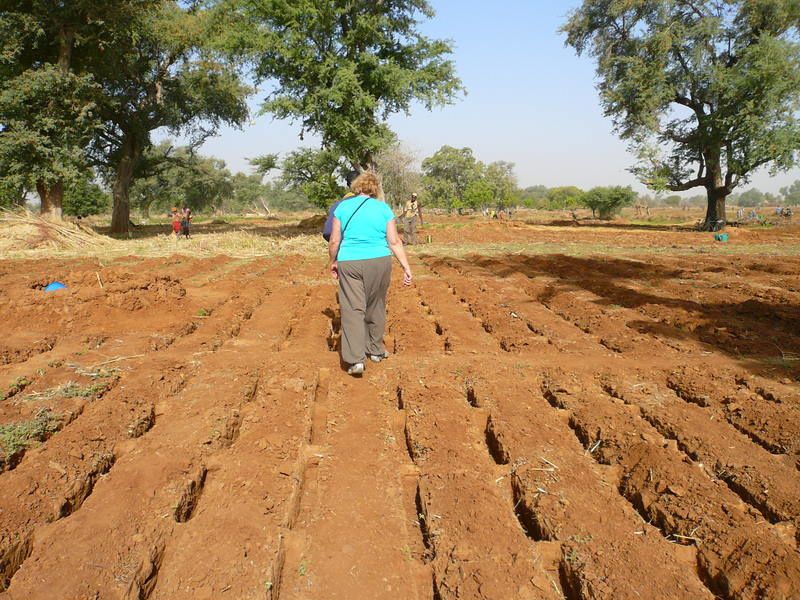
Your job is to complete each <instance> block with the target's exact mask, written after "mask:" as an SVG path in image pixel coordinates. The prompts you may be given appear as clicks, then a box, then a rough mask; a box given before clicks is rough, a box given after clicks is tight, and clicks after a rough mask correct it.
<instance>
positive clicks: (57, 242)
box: [0, 210, 114, 251]
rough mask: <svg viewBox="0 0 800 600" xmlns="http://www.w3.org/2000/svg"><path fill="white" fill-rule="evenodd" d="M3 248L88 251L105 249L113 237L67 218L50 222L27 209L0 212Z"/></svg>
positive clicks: (111, 242)
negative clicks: (23, 210)
mask: <svg viewBox="0 0 800 600" xmlns="http://www.w3.org/2000/svg"><path fill="white" fill-rule="evenodd" d="M0 228H1V229H2V239H3V242H4V243H3V248H0V249H4V250H31V249H38V248H49V249H52V250H56V251H58V250H87V249H97V248H105V247H108V246H110V245H112V244H113V243H114V241H113V240H111V239H109V238H107V237H104V236H101V235H99V234H97V233H95V232H94V231H93V230H91V229H89V228H88V227H83V226H81V225H78V224H76V223H69V222H67V221H49V220H47V219H43V218H42V217H39V216H37V215H34V214H32V213H30V212H28V211H25V212H12V211H9V210H2V211H0Z"/></svg>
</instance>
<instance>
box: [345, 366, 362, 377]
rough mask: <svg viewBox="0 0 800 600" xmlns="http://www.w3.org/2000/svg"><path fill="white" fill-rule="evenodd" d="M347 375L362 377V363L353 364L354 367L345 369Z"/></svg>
mask: <svg viewBox="0 0 800 600" xmlns="http://www.w3.org/2000/svg"><path fill="white" fill-rule="evenodd" d="M347 374H348V375H363V374H364V363H355V364H354V365H350V368H349V369H347Z"/></svg>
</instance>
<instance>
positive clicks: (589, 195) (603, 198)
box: [580, 185, 636, 219]
mask: <svg viewBox="0 0 800 600" xmlns="http://www.w3.org/2000/svg"><path fill="white" fill-rule="evenodd" d="M635 199H636V192H634V191H633V190H632V189H631V188H630V187H622V186H619V185H617V186H610V187H594V188H592V189H590V190H589V191H588V192H586V193H585V194H582V195H581V200H580V201H581V204H582V205H583V206H585V207H586V208H590V209H591V210H592V217H595V216H597V217H599V218H601V219H611V218H612V217H613V216H614V215H616V214H618V213H619V211H620V210H622V207H623V206H627V205H628V204H631V203H632V202H633V201H634V200H635Z"/></svg>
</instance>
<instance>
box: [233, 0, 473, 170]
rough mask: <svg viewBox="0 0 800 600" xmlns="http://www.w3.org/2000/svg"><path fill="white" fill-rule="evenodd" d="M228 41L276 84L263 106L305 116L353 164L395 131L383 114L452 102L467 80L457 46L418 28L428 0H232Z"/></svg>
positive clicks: (427, 13)
mask: <svg viewBox="0 0 800 600" xmlns="http://www.w3.org/2000/svg"><path fill="white" fill-rule="evenodd" d="M221 13H222V14H223V15H224V17H223V22H224V23H225V24H226V25H227V26H226V27H225V29H226V30H227V31H226V34H225V39H226V41H225V47H226V48H227V49H229V50H231V51H234V52H237V53H238V54H239V55H241V56H246V57H248V58H249V59H250V62H251V64H252V65H253V71H254V74H255V77H256V79H257V80H258V81H259V82H265V81H268V82H270V83H271V84H274V87H273V88H272V92H271V93H270V94H269V95H268V96H267V98H266V99H265V101H264V103H263V105H262V111H263V112H267V113H271V114H273V115H275V116H276V117H277V118H279V119H290V120H293V121H299V123H300V128H301V129H300V136H301V139H302V137H303V134H304V133H305V132H312V133H315V134H318V135H319V136H320V137H321V138H322V148H323V149H324V150H326V151H331V152H335V153H337V154H339V155H340V156H342V157H344V158H345V159H346V160H347V161H348V162H349V163H350V166H351V168H355V169H356V170H364V169H368V168H373V167H374V160H375V156H376V154H377V153H378V152H379V151H380V150H382V149H384V148H386V147H387V146H389V145H390V144H391V143H392V141H393V139H394V136H393V134H392V133H391V131H390V129H389V126H388V125H387V123H386V119H387V118H388V117H389V116H390V115H392V114H394V113H397V112H406V113H408V112H409V111H410V109H411V106H412V103H414V102H417V103H420V104H421V105H422V106H424V107H425V108H427V109H431V108H433V107H435V106H441V105H445V104H448V103H450V102H452V101H453V100H454V99H455V97H456V96H457V95H458V93H459V92H460V91H461V89H462V88H461V82H460V80H459V79H458V77H457V76H456V74H455V67H454V65H453V62H452V61H451V60H450V59H449V55H450V54H451V51H452V49H451V46H450V44H449V43H448V42H446V41H443V40H435V39H430V38H428V37H426V36H425V35H423V34H422V33H421V32H420V31H419V23H420V20H421V19H428V18H431V17H432V16H433V14H434V13H433V9H432V8H431V6H430V4H429V3H428V2H427V1H426V0H382V1H381V2H375V1H374V0H350V1H348V2H341V1H340V0H298V1H296V2H286V1H285V0H227V1H226V2H223V4H222V10H221Z"/></svg>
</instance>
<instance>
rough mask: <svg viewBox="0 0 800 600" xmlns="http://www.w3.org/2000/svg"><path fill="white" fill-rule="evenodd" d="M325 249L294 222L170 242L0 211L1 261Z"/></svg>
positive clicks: (234, 254)
mask: <svg viewBox="0 0 800 600" xmlns="http://www.w3.org/2000/svg"><path fill="white" fill-rule="evenodd" d="M326 247H327V245H326V243H325V242H324V240H323V239H322V237H321V236H320V235H319V233H317V232H316V231H308V230H307V229H306V230H304V229H301V228H297V227H296V221H295V222H286V223H283V222H281V223H275V224H274V225H273V226H266V227H265V226H264V225H263V224H261V226H260V227H255V226H248V225H247V224H242V225H241V226H239V227H237V228H235V229H229V230H226V231H212V232H202V233H196V234H194V235H192V237H191V238H189V239H175V237H174V236H173V235H170V234H168V233H167V232H166V228H165V233H163V234H158V235H153V236H150V237H141V238H133V239H114V238H110V237H107V236H104V235H101V234H98V233H96V232H95V231H94V230H92V229H89V228H86V227H83V226H80V225H77V224H74V223H69V222H58V223H57V222H51V221H48V220H46V219H42V218H41V217H38V216H36V215H32V214H30V213H16V212H10V211H3V212H2V213H0V257H2V258H72V257H97V258H100V259H114V258H119V257H122V256H131V255H134V256H141V257H160V256H169V255H173V254H187V255H189V256H193V257H208V256H216V255H220V254H223V255H227V256H231V257H234V258H243V259H248V258H258V257H264V256H275V255H286V254H301V255H323V254H324V253H325V249H326Z"/></svg>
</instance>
